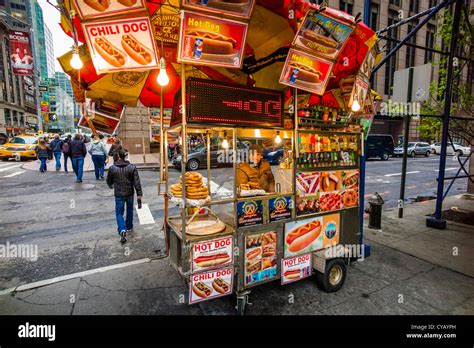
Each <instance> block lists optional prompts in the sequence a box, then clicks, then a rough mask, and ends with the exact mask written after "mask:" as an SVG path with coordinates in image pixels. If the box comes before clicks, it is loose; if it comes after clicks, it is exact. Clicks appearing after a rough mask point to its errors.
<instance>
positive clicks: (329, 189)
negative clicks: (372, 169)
mask: <svg viewBox="0 0 474 348" xmlns="http://www.w3.org/2000/svg"><path fill="white" fill-rule="evenodd" d="M296 194H297V197H296V215H297V216H302V215H309V214H315V213H320V212H326V211H332V210H339V209H345V208H352V207H356V206H358V205H359V171H358V170H356V169H355V170H332V171H322V172H303V173H296Z"/></svg>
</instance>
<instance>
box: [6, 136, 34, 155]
mask: <svg viewBox="0 0 474 348" xmlns="http://www.w3.org/2000/svg"><path fill="white" fill-rule="evenodd" d="M38 144H39V138H38V137H37V136H34V135H17V136H14V137H13V138H11V139H10V140H9V141H8V142H7V143H5V144H3V145H2V146H0V158H1V159H2V161H8V159H10V158H18V159H20V160H21V159H35V158H36V151H35V149H36V146H38Z"/></svg>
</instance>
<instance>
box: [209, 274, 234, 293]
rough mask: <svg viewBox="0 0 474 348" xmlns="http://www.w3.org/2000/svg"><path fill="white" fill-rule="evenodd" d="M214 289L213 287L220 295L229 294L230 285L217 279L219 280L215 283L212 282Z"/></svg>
mask: <svg viewBox="0 0 474 348" xmlns="http://www.w3.org/2000/svg"><path fill="white" fill-rule="evenodd" d="M212 287H213V288H214V290H216V291H217V292H218V293H220V294H225V293H227V292H229V288H230V285H229V284H227V282H225V281H224V280H223V279H222V278H220V277H217V278H216V279H214V281H213V282H212Z"/></svg>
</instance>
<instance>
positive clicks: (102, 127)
mask: <svg viewBox="0 0 474 348" xmlns="http://www.w3.org/2000/svg"><path fill="white" fill-rule="evenodd" d="M90 120H91V122H92V124H93V125H94V127H95V129H96V130H97V131H99V132H101V133H104V134H113V133H115V131H116V130H117V127H118V125H119V123H120V120H117V119H115V118H110V117H106V116H102V115H99V114H95V115H94V116H93V117H90ZM78 126H79V127H82V128H87V129H89V124H88V123H87V121H86V119H85V118H84V116H82V117H81V119H80V120H79V123H78Z"/></svg>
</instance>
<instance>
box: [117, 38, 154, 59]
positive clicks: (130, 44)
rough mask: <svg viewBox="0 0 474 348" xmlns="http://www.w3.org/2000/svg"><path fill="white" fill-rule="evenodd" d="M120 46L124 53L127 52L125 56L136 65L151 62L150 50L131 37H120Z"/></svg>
mask: <svg viewBox="0 0 474 348" xmlns="http://www.w3.org/2000/svg"><path fill="white" fill-rule="evenodd" d="M121 44H122V47H123V49H124V50H125V52H127V54H128V55H129V56H130V57H132V59H133V60H134V61H136V62H137V63H140V64H142V65H147V64H150V63H151V61H152V60H153V53H152V52H151V50H150V49H149V48H148V47H146V46H144V45H142V44H141V43H140V42H138V40H137V39H136V38H135V37H134V36H133V35H130V34H127V35H122V41H121Z"/></svg>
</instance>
